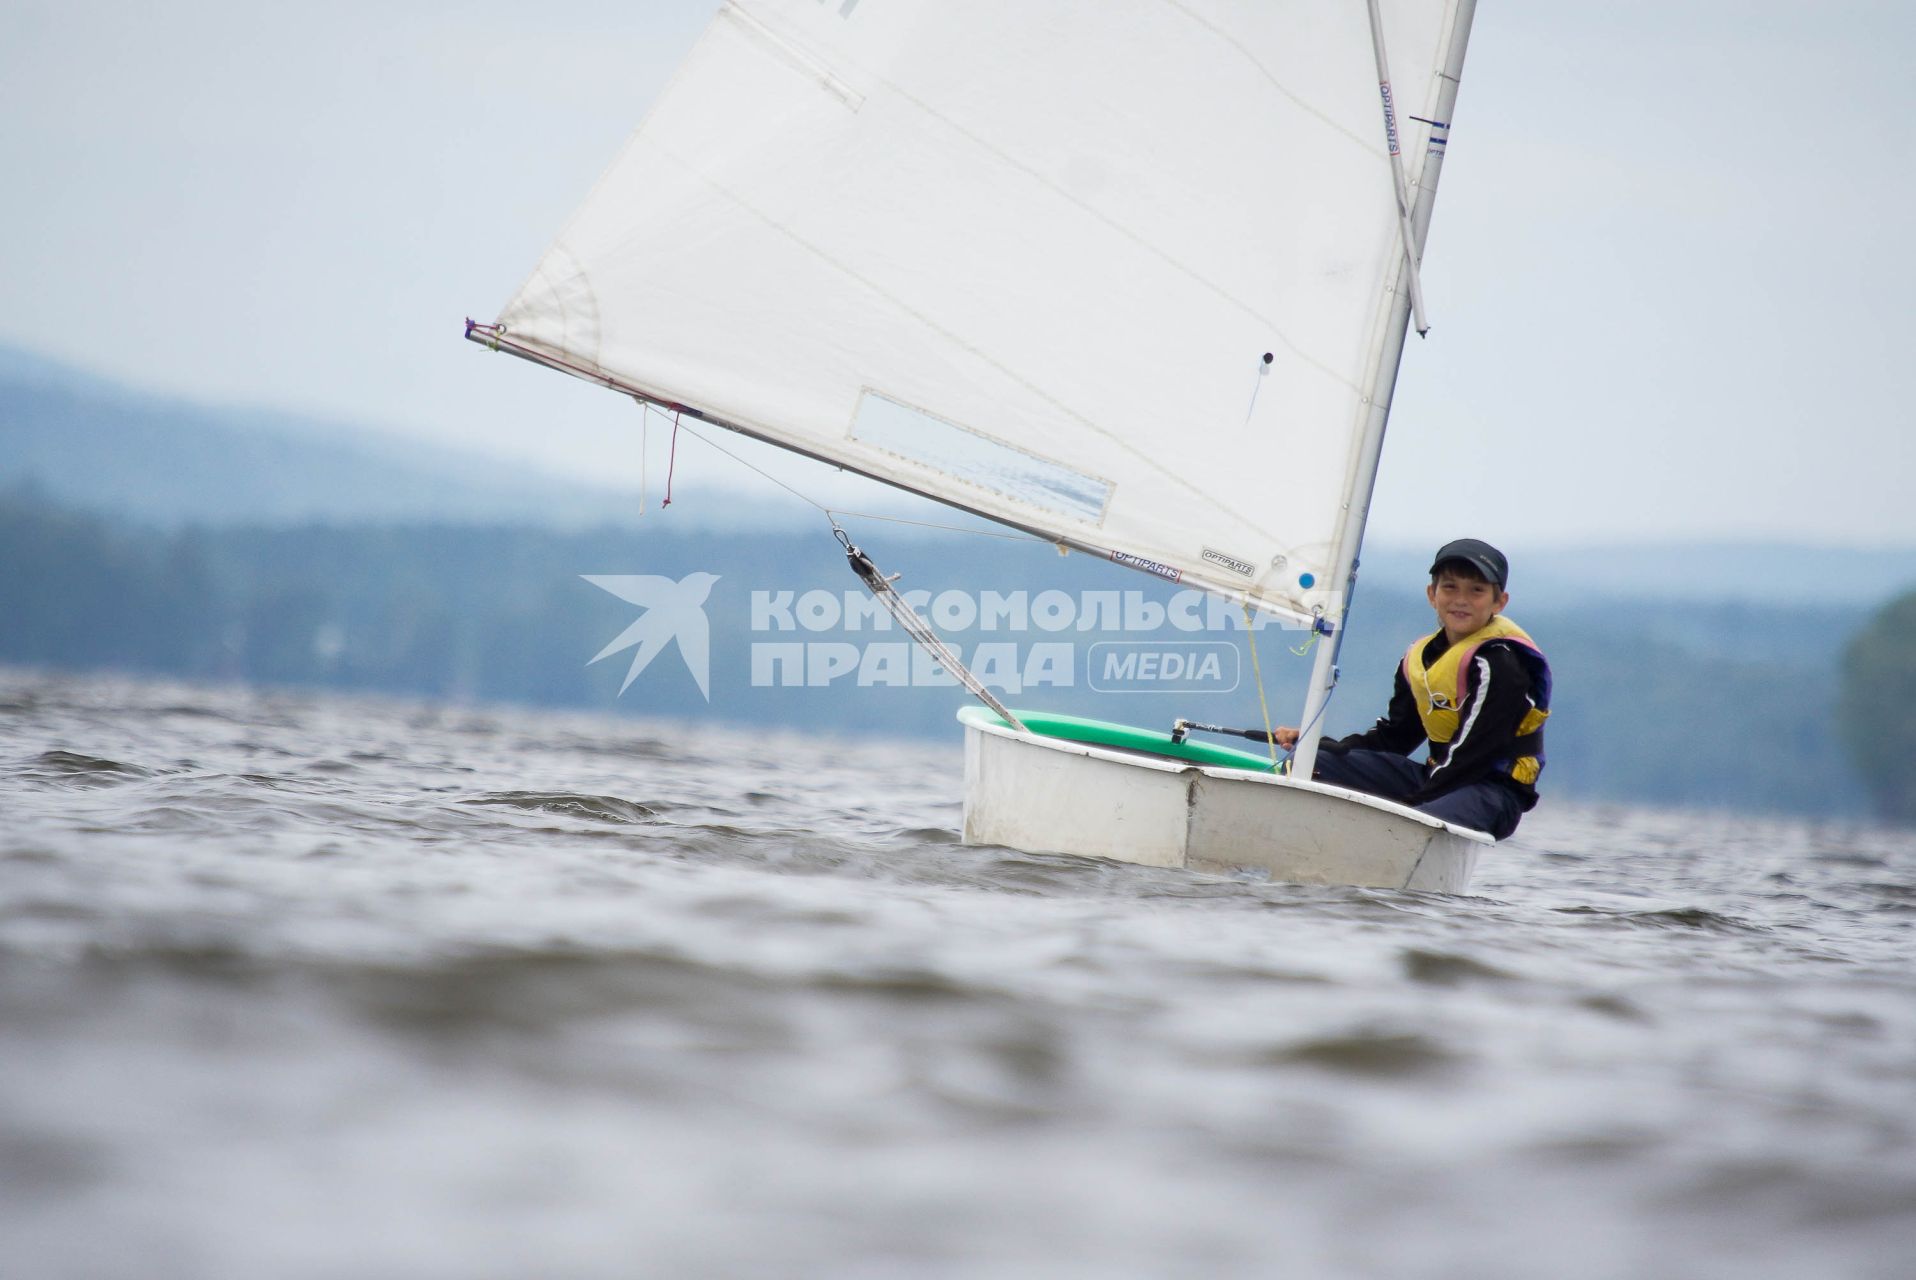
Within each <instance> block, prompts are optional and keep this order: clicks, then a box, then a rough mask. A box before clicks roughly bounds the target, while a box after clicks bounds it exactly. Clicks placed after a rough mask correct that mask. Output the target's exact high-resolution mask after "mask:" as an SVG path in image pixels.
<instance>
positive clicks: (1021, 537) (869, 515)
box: [684, 427, 1045, 542]
mask: <svg viewBox="0 0 1916 1280" xmlns="http://www.w3.org/2000/svg"><path fill="white" fill-rule="evenodd" d="M684 431H685V434H686V435H688V436H691V437H692V438H693V439H694V440H697V441H698V442H699V443H700V444H703V445H707V446H709V447H710V448H713V449H716V450H718V451H719V452H720V453H722V454H724V455H725V456H726V457H728V458H730V459H731V460H732V461H734V462H736V463H738V464H739V465H740V466H741V467H744V468H745V469H746V470H747V471H751V472H754V473H755V474H757V475H758V476H760V477H761V478H763V479H766V480H769V481H771V482H772V483H773V484H775V485H777V486H778V487H779V488H781V489H783V490H785V492H787V493H789V494H791V495H792V496H793V497H794V498H797V499H798V500H799V501H801V502H804V503H806V504H807V505H809V506H814V507H817V508H818V509H819V510H820V511H822V512H824V514H825V518H826V519H827V520H831V519H832V517H833V516H834V515H841V516H852V517H855V518H857V519H860V520H885V521H889V522H890V523H892V524H908V525H914V526H916V527H918V528H920V529H944V530H948V531H950V532H952V533H971V534H976V535H978V536H979V537H981V538H1009V539H1011V540H1012V541H1014V542H1042V541H1045V539H1042V538H1034V537H1032V536H1031V535H1030V534H1026V533H1000V532H999V531H998V530H996V529H967V528H965V527H964V526H963V525H956V524H935V523H933V522H932V521H929V520H908V519H906V518H905V517H903V516H881V515H877V514H875V513H873V512H870V511H847V510H845V509H844V508H842V507H828V506H826V505H825V504H824V503H822V502H820V501H819V500H818V499H816V498H814V497H812V496H811V495H810V494H807V493H804V492H802V491H800V490H798V489H795V488H793V487H792V486H791V485H789V484H786V483H785V482H784V481H783V480H780V479H779V478H778V477H777V476H775V475H773V474H772V473H771V472H769V471H767V470H765V468H763V467H760V466H755V465H753V464H752V463H750V462H747V461H746V460H745V459H743V458H741V457H739V456H738V455H737V454H736V453H733V452H732V451H731V450H730V449H727V448H726V447H725V446H724V445H722V444H720V443H719V442H718V441H716V440H714V439H712V438H711V437H710V436H707V435H702V434H701V433H699V432H698V431H696V430H694V429H693V428H691V427H685V428H684ZM834 524H836V522H834Z"/></svg>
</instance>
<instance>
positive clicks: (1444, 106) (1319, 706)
mask: <svg viewBox="0 0 1916 1280" xmlns="http://www.w3.org/2000/svg"><path fill="white" fill-rule="evenodd" d="M1476 9H1477V0H1457V8H1456V17H1455V18H1454V19H1453V21H1452V25H1451V31H1450V45H1449V48H1447V49H1446V50H1445V52H1444V66H1443V71H1442V73H1441V76H1440V78H1439V80H1438V85H1439V88H1438V91H1437V102H1436V104H1435V108H1434V109H1435V113H1436V114H1435V116H1434V118H1433V119H1432V120H1431V121H1428V122H1427V123H1429V125H1430V130H1431V133H1430V141H1429V143H1428V144H1427V146H1426V148H1425V152H1426V154H1425V156H1424V165H1423V168H1422V170H1421V171H1420V172H1419V173H1418V175H1417V193H1416V199H1415V201H1414V202H1413V204H1412V208H1411V217H1410V225H1409V229H1408V234H1410V235H1411V236H1412V237H1413V241H1412V243H1410V244H1407V245H1405V247H1404V248H1405V252H1404V253H1403V254H1402V255H1400V256H1399V257H1398V259H1397V266H1396V270H1395V273H1394V275H1393V277H1392V283H1391V291H1390V294H1389V296H1388V299H1387V301H1386V303H1385V306H1386V307H1388V308H1389V311H1390V314H1389V316H1388V318H1387V319H1386V320H1385V322H1384V323H1382V324H1381V325H1380V326H1379V338H1378V345H1377V352H1376V363H1375V365H1374V366H1373V370H1372V376H1371V382H1370V395H1369V396H1368V397H1367V401H1368V404H1369V410H1368V412H1367V414H1366V419H1365V423H1364V433H1363V438H1362V442H1361V443H1360V445H1359V447H1358V453H1357V466H1356V468H1355V470H1354V472H1353V474H1352V476H1351V482H1350V488H1349V490H1348V491H1347V492H1346V494H1345V506H1344V520H1343V526H1342V528H1341V529H1340V530H1339V532H1338V538H1337V562H1336V568H1335V570H1334V571H1333V574H1332V577H1331V581H1333V582H1342V583H1343V584H1344V599H1343V603H1342V605H1341V607H1340V608H1339V610H1338V616H1337V618H1336V620H1335V622H1334V624H1333V625H1332V627H1331V634H1330V635H1328V636H1326V637H1324V638H1323V639H1321V640H1320V642H1319V644H1318V647H1317V658H1316V661H1315V662H1313V663H1312V665H1311V678H1310V684H1309V686H1308V688H1307V689H1306V692H1305V695H1304V710H1303V713H1302V714H1301V716H1300V717H1299V719H1298V724H1299V726H1300V727H1301V730H1302V732H1301V734H1300V736H1299V738H1298V741H1297V750H1296V754H1295V755H1294V756H1293V757H1292V760H1291V772H1292V774H1293V776H1295V777H1299V778H1308V777H1310V776H1311V771H1312V769H1313V768H1314V767H1315V765H1316V763H1317V739H1318V736H1319V732H1318V726H1317V721H1318V719H1319V717H1320V716H1322V715H1323V713H1324V707H1325V704H1326V703H1328V702H1329V701H1330V696H1331V688H1332V686H1334V685H1335V684H1336V683H1337V652H1338V649H1339V648H1341V647H1342V644H1343V639H1344V622H1345V619H1346V618H1348V616H1349V612H1350V601H1351V594H1352V592H1353V591H1354V590H1355V589H1356V586H1357V560H1358V553H1359V552H1360V551H1361V550H1362V548H1363V545H1364V525H1365V523H1366V522H1367V521H1368V520H1369V518H1370V500H1371V491H1372V490H1373V489H1374V488H1375V487H1376V484H1377V463H1378V459H1379V458H1380V457H1381V456H1382V454H1383V451H1384V430H1385V427H1386V426H1388V424H1389V421H1390V402H1391V396H1392V394H1393V393H1394V392H1395V390H1396V387H1397V368H1398V365H1399V363H1400V362H1401V361H1402V359H1403V355H1404V338H1405V336H1406V334H1407V331H1408V330H1409V327H1410V313H1411V295H1410V290H1409V289H1408V288H1407V287H1406V285H1407V282H1408V281H1409V280H1413V279H1415V270H1416V268H1415V266H1414V265H1413V264H1414V262H1415V261H1416V260H1419V259H1421V258H1422V257H1423V245H1424V240H1425V237H1426V235H1427V234H1428V232H1429V229H1430V214H1431V209H1432V207H1433V206H1434V205H1435V203H1436V200H1437V181H1438V179H1439V178H1440V177H1442V176H1443V171H1444V150H1445V143H1446V140H1447V138H1448V135H1449V132H1450V118H1451V113H1452V112H1453V111H1454V110H1455V109H1456V106H1457V86H1458V83H1459V81H1461V80H1462V78H1463V73H1464V49H1465V46H1466V45H1468V44H1469V43H1470V24H1471V20H1472V18H1473V17H1475V15H1476ZM1377 47H1378V49H1379V50H1380V51H1381V49H1382V47H1383V46H1382V41H1381V38H1380V39H1379V41H1378V43H1377ZM1380 60H1381V53H1380Z"/></svg>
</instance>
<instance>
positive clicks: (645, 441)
mask: <svg viewBox="0 0 1916 1280" xmlns="http://www.w3.org/2000/svg"><path fill="white" fill-rule="evenodd" d="M632 399H633V400H634V401H636V402H637V403H638V406H639V514H640V515H644V514H645V495H646V493H647V491H648V490H649V488H650V485H651V482H650V481H649V480H647V479H646V476H647V474H648V471H649V467H648V463H649V459H648V458H647V457H646V454H647V453H648V452H650V446H651V444H652V406H651V405H650V404H648V403H646V402H645V401H644V400H641V399H640V398H639V397H638V396H633V397H632Z"/></svg>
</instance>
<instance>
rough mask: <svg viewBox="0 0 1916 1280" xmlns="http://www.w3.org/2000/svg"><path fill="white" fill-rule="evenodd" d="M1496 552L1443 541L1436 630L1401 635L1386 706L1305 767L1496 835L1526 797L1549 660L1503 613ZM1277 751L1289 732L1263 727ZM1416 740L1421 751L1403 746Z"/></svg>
mask: <svg viewBox="0 0 1916 1280" xmlns="http://www.w3.org/2000/svg"><path fill="white" fill-rule="evenodd" d="M1509 576H1510V565H1509V562H1508V561H1506V560H1505V559H1504V555H1503V552H1501V551H1499V550H1497V548H1495V547H1493V546H1491V545H1490V544H1489V543H1487V542H1479V541H1478V540H1477V539H1475V538H1459V539H1458V540H1457V541H1455V542H1450V543H1446V544H1445V545H1444V546H1443V547H1442V548H1441V549H1439V550H1438V552H1437V558H1436V559H1435V560H1433V561H1432V562H1431V566H1430V586H1429V587H1428V588H1427V595H1428V597H1429V600H1430V606H1431V608H1432V609H1434V610H1436V612H1437V630H1436V631H1434V632H1432V633H1431V634H1430V635H1427V636H1424V637H1422V638H1421V639H1418V640H1415V641H1412V642H1411V646H1410V648H1409V649H1408V650H1407V651H1406V652H1405V654H1404V660H1403V661H1402V662H1401V663H1399V664H1398V667H1397V683H1396V687H1395V689H1394V690H1393V691H1392V693H1391V699H1390V710H1389V711H1388V712H1386V713H1385V715H1384V717H1383V718H1382V719H1381V720H1379V721H1378V722H1377V723H1376V724H1374V725H1372V726H1371V727H1370V728H1369V729H1368V730H1366V731H1365V732H1363V733H1354V734H1351V735H1350V736H1349V737H1346V738H1342V739H1339V740H1336V741H1333V740H1331V739H1329V738H1325V739H1323V740H1322V741H1321V742H1320V743H1319V744H1318V748H1317V750H1318V756H1317V768H1316V770H1315V771H1314V773H1313V776H1314V777H1315V778H1316V779H1317V780H1318V781H1320V782H1329V783H1332V784H1334V785H1336V786H1340V787H1349V788H1350V789H1351V790H1353V791H1362V792H1366V793H1368V794H1370V795H1375V796H1382V797H1383V798H1384V799H1387V800H1396V801H1398V802H1399V803H1402V804H1407V805H1411V806H1413V807H1414V808H1417V809H1421V810H1422V811H1423V812H1425V813H1428V814H1430V815H1431V816H1432V817H1433V818H1441V819H1443V820H1444V821H1445V822H1454V823H1456V824H1457V825H1458V826H1460V827H1470V828H1471V829H1473V830H1476V831H1487V832H1489V833H1490V834H1491V835H1493V836H1495V837H1496V838H1497V839H1499V840H1501V839H1503V838H1504V837H1505V836H1507V835H1509V834H1510V833H1511V832H1512V831H1515V830H1516V829H1517V820H1518V819H1519V818H1521V817H1522V816H1523V815H1524V814H1525V813H1526V812H1528V811H1529V810H1530V809H1531V808H1532V807H1533V806H1534V805H1535V804H1536V803H1537V787H1536V783H1537V775H1538V774H1539V773H1540V772H1542V770H1543V722H1544V719H1545V718H1546V717H1547V716H1549V714H1550V664H1549V663H1548V662H1546V661H1544V656H1543V653H1542V652H1541V651H1540V650H1539V649H1538V648H1537V646H1536V643H1535V642H1534V641H1532V640H1531V638H1530V637H1529V636H1527V635H1525V634H1524V631H1523V628H1521V627H1519V626H1518V625H1517V624H1516V623H1514V622H1511V621H1510V620H1509V619H1507V618H1505V617H1503V610H1504V606H1505V605H1507V604H1509V603H1510V593H1509V592H1508V591H1506V590H1505V589H1504V587H1505V584H1506V583H1507V582H1508V580H1509ZM1272 736H1273V737H1274V738H1276V740H1277V745H1278V746H1280V747H1283V748H1285V749H1286V750H1289V749H1290V748H1292V747H1295V746H1296V745H1297V736H1298V733H1297V730H1296V729H1293V728H1290V727H1288V726H1286V727H1284V728H1281V729H1278V730H1277V731H1276V732H1275V733H1274V734H1273V735H1272ZM1425 739H1429V741H1430V760H1429V762H1428V763H1426V764H1422V765H1420V764H1417V763H1416V762H1415V761H1412V760H1411V759H1410V758H1409V756H1410V753H1411V752H1412V751H1415V750H1416V749H1417V746H1418V744H1419V743H1421V742H1423V741H1424V740H1425Z"/></svg>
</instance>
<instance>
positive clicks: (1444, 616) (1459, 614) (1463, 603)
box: [1426, 569, 1510, 642]
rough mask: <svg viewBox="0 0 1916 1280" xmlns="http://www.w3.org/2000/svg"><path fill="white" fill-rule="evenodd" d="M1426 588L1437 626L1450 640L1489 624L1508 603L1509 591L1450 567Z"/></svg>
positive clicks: (1439, 573)
mask: <svg viewBox="0 0 1916 1280" xmlns="http://www.w3.org/2000/svg"><path fill="white" fill-rule="evenodd" d="M1426 590H1427V591H1428V592H1429V594H1430V607H1431V608H1433V609H1435V610H1436V611H1437V625H1438V626H1440V627H1442V628H1443V629H1444V638H1445V639H1447V640H1450V641H1452V642H1455V641H1458V640H1461V639H1463V638H1464V637H1465V636H1467V635H1469V634H1470V633H1471V632H1473V631H1481V630H1482V629H1483V628H1485V627H1487V626H1489V625H1490V620H1491V619H1492V618H1494V617H1496V616H1497V615H1498V614H1500V613H1502V612H1503V609H1504V606H1505V605H1507V604H1509V603H1510V593H1509V592H1508V591H1499V590H1498V589H1497V588H1495V587H1493V586H1491V585H1490V584H1489V583H1488V582H1485V581H1484V580H1483V579H1482V578H1466V577H1464V576H1463V575H1462V574H1460V573H1455V572H1453V571H1451V570H1449V569H1442V570H1439V571H1438V573H1437V580H1436V581H1435V582H1433V583H1431V584H1430V586H1429V587H1428V588H1426Z"/></svg>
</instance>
